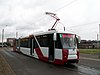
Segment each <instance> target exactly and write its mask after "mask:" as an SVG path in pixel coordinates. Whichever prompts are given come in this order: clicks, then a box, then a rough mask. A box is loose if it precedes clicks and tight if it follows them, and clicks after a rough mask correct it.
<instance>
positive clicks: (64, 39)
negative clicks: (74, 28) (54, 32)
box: [59, 34, 76, 48]
mask: <svg viewBox="0 0 100 75" xmlns="http://www.w3.org/2000/svg"><path fill="white" fill-rule="evenodd" d="M59 35H60V39H61V44H62V47H63V48H76V38H75V35H73V34H59Z"/></svg>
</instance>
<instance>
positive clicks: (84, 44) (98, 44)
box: [78, 40, 100, 49]
mask: <svg viewBox="0 0 100 75" xmlns="http://www.w3.org/2000/svg"><path fill="white" fill-rule="evenodd" d="M78 48H80V49H97V48H98V49H100V41H97V40H92V41H91V40H81V42H80V43H79V44H78Z"/></svg>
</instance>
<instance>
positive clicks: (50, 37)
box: [14, 30, 79, 65]
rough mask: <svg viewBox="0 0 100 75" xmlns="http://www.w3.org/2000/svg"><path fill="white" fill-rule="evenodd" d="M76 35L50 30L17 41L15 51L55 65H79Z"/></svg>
mask: <svg viewBox="0 0 100 75" xmlns="http://www.w3.org/2000/svg"><path fill="white" fill-rule="evenodd" d="M77 44H78V38H77V35H76V34H70V33H65V32H57V31H56V30H50V31H47V32H41V33H37V34H34V35H30V36H29V37H24V38H19V39H16V40H15V46H14V51H18V52H21V53H23V54H26V55H29V56H31V57H34V58H37V59H39V60H43V61H46V62H51V63H55V64H62V65H63V64H65V63H78V61H79V50H78V49H77Z"/></svg>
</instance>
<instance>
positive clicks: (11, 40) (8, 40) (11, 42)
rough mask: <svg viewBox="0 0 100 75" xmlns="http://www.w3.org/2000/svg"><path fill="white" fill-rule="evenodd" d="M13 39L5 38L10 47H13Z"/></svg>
mask: <svg viewBox="0 0 100 75" xmlns="http://www.w3.org/2000/svg"><path fill="white" fill-rule="evenodd" d="M14 40H15V38H7V43H9V44H10V45H11V46H13V41H14Z"/></svg>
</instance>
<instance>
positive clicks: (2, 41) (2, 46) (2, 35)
mask: <svg viewBox="0 0 100 75" xmlns="http://www.w3.org/2000/svg"><path fill="white" fill-rule="evenodd" d="M6 26H7V25H6ZM3 43H4V28H3V29H2V47H3V45H4V44H3Z"/></svg>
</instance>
